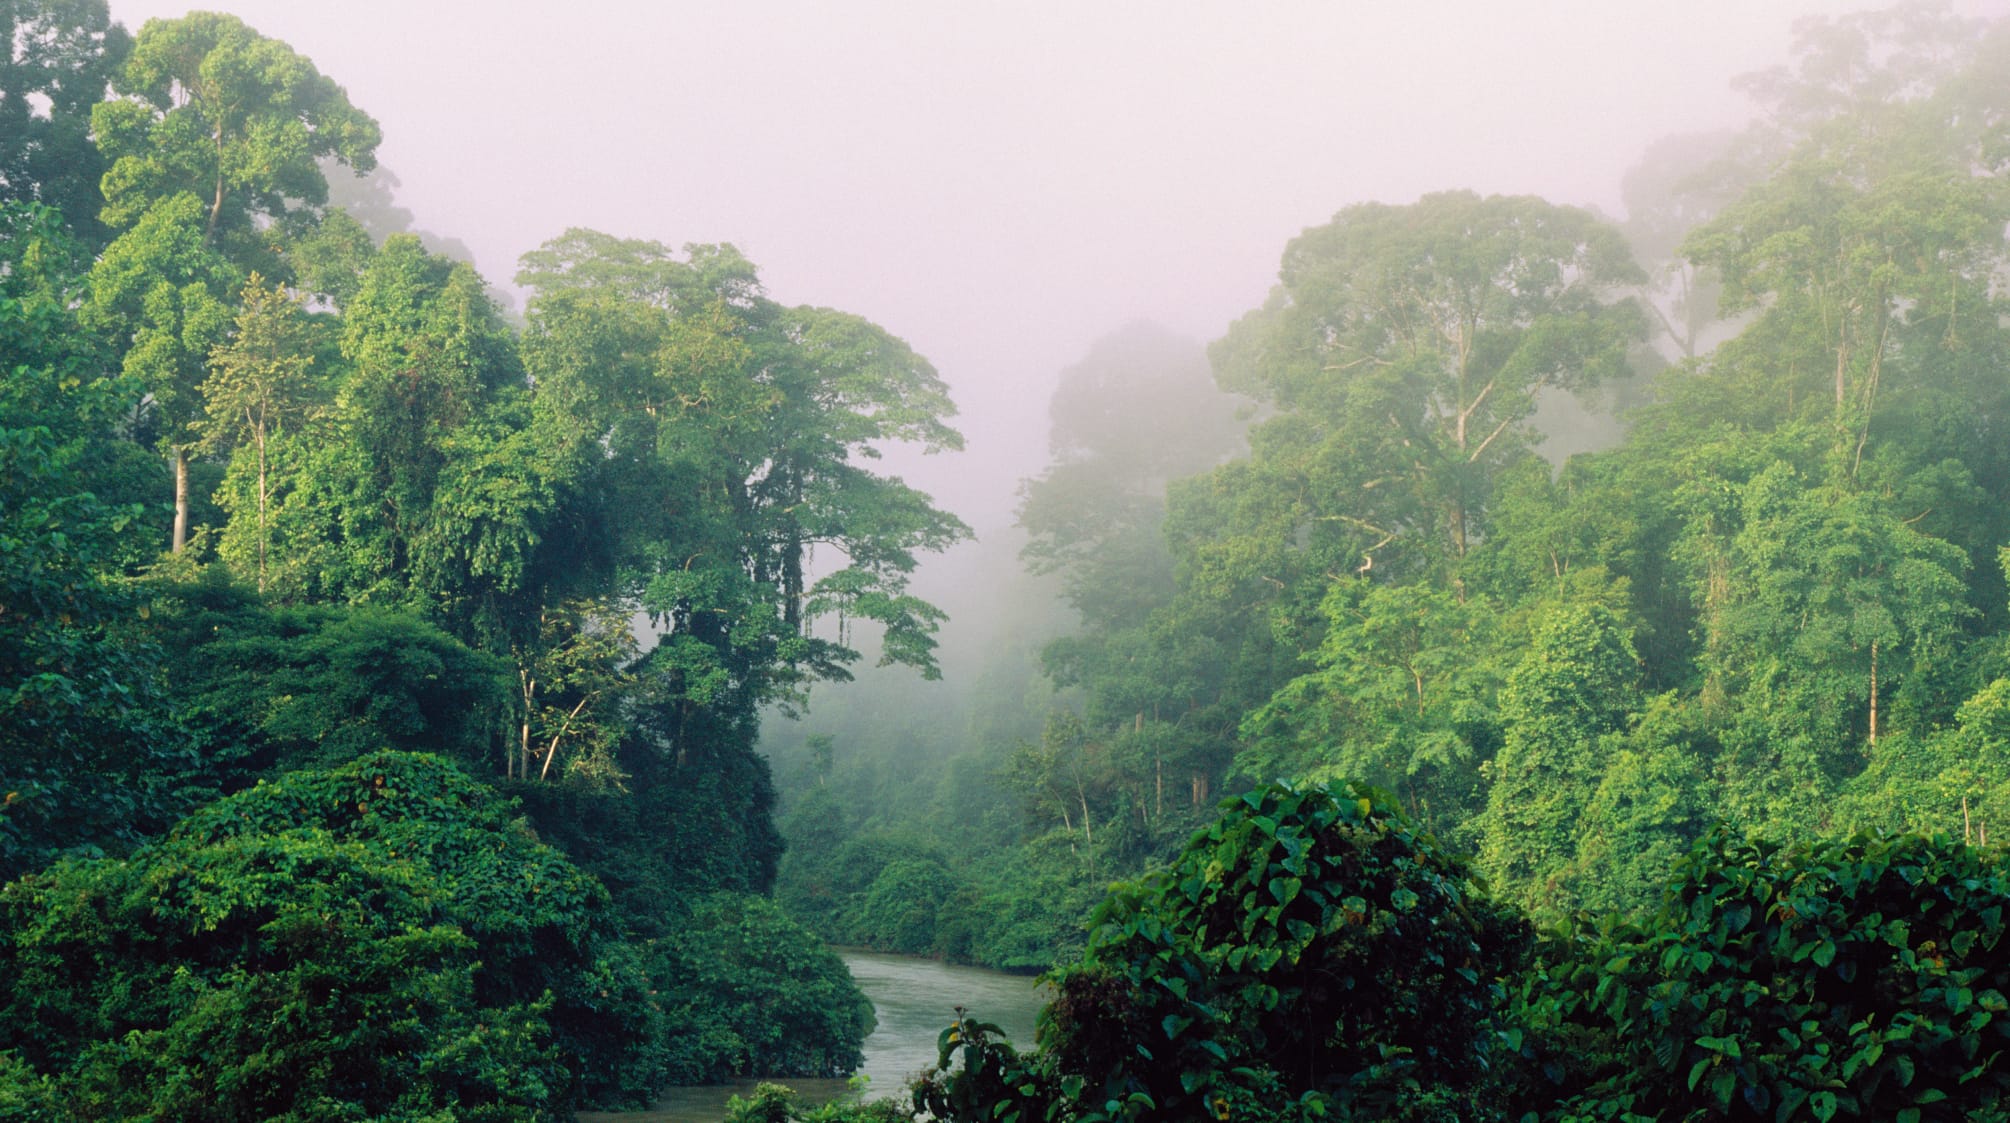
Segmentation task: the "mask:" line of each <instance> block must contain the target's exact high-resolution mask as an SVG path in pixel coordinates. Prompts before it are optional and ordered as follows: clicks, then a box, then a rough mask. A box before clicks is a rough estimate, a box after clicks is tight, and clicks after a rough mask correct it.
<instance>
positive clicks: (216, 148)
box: [91, 12, 379, 243]
mask: <svg viewBox="0 0 2010 1123" xmlns="http://www.w3.org/2000/svg"><path fill="white" fill-rule="evenodd" d="M114 84H115V87H116V89H117V91H118V92H119V93H120V94H121V95H122V96H121V97H120V98H118V99H116V100H113V101H107V102H104V103H103V104H101V105H99V106H98V107H97V108H96V109H95V110H94V111H93V113H92V119H91V127H92V132H93V133H94V134H95V135H96V137H97V141H98V147H99V148H100V149H102V150H103V151H104V153H105V154H106V156H108V157H109V158H110V159H111V161H112V165H111V169H110V170H109V171H108V172H106V173H105V180H104V193H105V202H106V206H105V221H106V222H108V223H110V224H111V225H112V226H114V227H116V228H124V227H127V226H131V225H132V224H133V223H135V222H136V221H138V220H139V219H140V217H141V216H142V215H143V214H144V213H146V212H147V211H148V210H149V209H151V208H152V207H153V206H154V205H155V203H156V202H157V201H159V200H163V199H169V198H173V197H176V196H179V195H189V196H193V197H194V198H196V199H198V200H200V201H201V204H202V206H203V219H202V228H203V241H204V242H205V243H216V242H219V241H222V242H225V243H236V242H239V241H241V240H249V239H250V238H251V237H252V236H253V235H254V234H255V232H256V231H255V225H254V220H255V219H256V218H257V217H260V216H263V217H268V218H272V217H278V216H279V215H280V214H281V213H282V212H283V210H284V209H285V204H286V200H288V199H295V200H300V201H303V202H306V203H308V204H312V205H319V204H320V203H322V202H324V201H326V199H327V197H328V184H327V181H326V180H325V179H324V178H323V177H322V173H321V168H320V165H319V164H318V163H317V160H318V159H319V158H321V157H324V156H333V157H335V158H337V159H339V160H341V161H342V162H343V163H345V164H348V165H349V166H350V167H352V168H355V169H357V170H358V171H368V170H369V169H370V168H371V167H372V166H374V164H375V162H376V148H377V142H378V139H379V133H378V129H377V123H376V122H375V121H373V120H371V119H370V117H369V115H367V114H365V113H363V112H361V111H360V110H357V109H356V108H355V107H354V106H351V105H350V104H349V98H348V95H346V94H345V93H343V92H342V88H341V87H340V86H338V85H336V84H335V83H334V82H333V81H331V80H330V79H328V78H326V77H324V76H322V74H321V73H320V72H319V71H318V70H316V69H315V68H314V64H313V63H311V62H309V61H308V60H307V59H305V58H303V57H301V56H300V55H298V54H296V53H295V52H294V51H293V49H292V48H291V47H289V46H287V45H286V44H284V43H282V42H280V41H278V40H276V39H267V38H265V37H264V36H262V35H260V34H258V33H257V32H256V31H253V30H252V29H251V28H249V27H247V26H245V24H244V22H243V21H241V20H239V19H238V18H237V17H235V16H230V15H224V14H222V13H217V12H194V13H191V14H189V15H187V16H184V17H182V18H181V19H176V20H160V19H156V20H149V21H147V23H146V26H144V27H142V28H140V33H139V35H138V37H137V38H136V39H135V40H134V42H133V49H132V54H131V56H130V57H129V58H128V59H127V60H126V65H125V69H124V71H123V72H122V73H121V74H120V75H119V77H118V78H117V80H116V81H115V83H114Z"/></svg>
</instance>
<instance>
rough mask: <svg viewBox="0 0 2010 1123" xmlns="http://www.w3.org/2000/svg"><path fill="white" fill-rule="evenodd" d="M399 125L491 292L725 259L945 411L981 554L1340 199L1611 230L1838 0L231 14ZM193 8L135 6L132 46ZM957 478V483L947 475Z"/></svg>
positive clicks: (419, 189) (432, 207) (412, 186)
mask: <svg viewBox="0 0 2010 1123" xmlns="http://www.w3.org/2000/svg"><path fill="white" fill-rule="evenodd" d="M211 6H214V7H217V8H221V9H223V10H227V11H230V12H233V13H235V14H237V15H239V16H241V17H242V18H244V19H245V20H246V21H247V22H249V23H250V24H251V25H252V26H254V27H256V28H257V29H259V30H260V31H261V32H263V33H264V34H266V35H270V36H274V37H277V38H280V39H283V40H286V41H287V42H288V43H290V44H292V45H293V46H294V47H295V48H296V49H297V50H299V51H300V52H301V53H303V54H305V55H307V56H308V57H310V58H312V59H313V60H314V61H315V63H316V64H317V65H318V66H319V67H320V69H321V70H322V72H323V73H325V74H328V75H329V76H331V77H333V78H334V79H335V80H336V81H338V82H340V83H342V84H343V86H344V87H345V88H346V89H347V90H348V92H349V94H350V97H351V99H352V100H353V101H354V102H355V103H356V104H357V105H358V106H360V107H362V108H363V109H365V110H367V111H368V112H370V113H371V114H373V115H374V116H376V117H377V118H378V120H379V121H380V122H381V123H382V124H383V127H384V142H383V145H382V147H381V148H380V150H379V158H380V160H381V161H382V163H383V164H384V165H385V166H386V167H388V168H389V169H391V170H392V171H393V172H394V173H395V174H396V175H397V176H398V178H399V179H400V180H401V181H402V187H401V189H400V193H399V200H398V201H399V203H400V204H401V205H403V206H404V207H407V208H409V209H410V210H412V211H413V212H414V214H415V215H416V217H417V222H418V224H419V225H420V226H422V227H424V228H426V229H428V230H432V231H437V232H438V233H440V234H442V235H446V236H449V237H453V238H458V239H460V240H462V241H463V242H465V243H466V244H467V245H468V246H469V247H471V248H472V250H473V251H474V254H475V257H476V262H477V265H478V266H479V267H480V269H481V270H482V271H483V273H484V274H485V275H486V276H488V277H489V279H490V280H491V281H494V282H497V283H499V284H503V285H505V286H506V285H507V284H508V282H509V279H510V277H511V275H512V274H513V273H514V272H515V263H516V259H517V257H518V256H519V255H520V254H522V253H524V252H525V251H527V250H530V249H533V248H535V247H536V246H537V245H539V244H540V243H541V242H543V241H544V240H546V239H547V238H550V237H552V236H554V235H556V234H558V233H559V232H561V231H562V230H564V229H565V228H567V227H569V226H590V227H594V228H597V229H601V230H604V231H607V232H609V233H613V234H617V235H621V236H625V237H640V238H650V239H655V240H659V241H663V242H666V243H669V244H672V245H676V244H682V243H685V242H714V241H725V242H732V243H734V244H735V245H737V246H739V247H740V248H741V249H742V250H743V251H744V252H746V253H747V254H748V255H749V256H750V257H751V258H752V259H753V261H754V262H755V263H757V264H758V265H759V266H760V267H761V268H762V271H763V275H764V277H765V279H766V282H767V284H768V287H769V290H770V292H771V293H772V294H773V295H774V296H775V297H776V298H777V299H780V300H782V301H784V302H787V303H808V304H821V305H828V306H832V307H837V308H842V309H845V310H848V311H853V312H858V313H861V314H863V315H866V316H868V317H870V318H872V319H873V320H875V321H877V322H879V323H881V324H883V325H885V326H886V327H888V328H889V329H890V330H892V331H894V332H895V333H896V334H898V335H900V336H902V337H903V338H905V339H907V340H908V341H909V342H910V343H912V344H913V345H914V346H915V347H916V348H917V349H918V350H920V351H921V353H922V354H924V355H927V356H928V357H929V358H930V359H931V360H933V362H934V363H935V364H936V366H937V368H938V369H939V370H940V371H941V373H942V374H943V376H944V377H945V378H946V379H947V380H948V381H949V383H950V384H951V386H952V387H953V388H954V390H955V394H956V399H957V402H958V403H959V405H960V408H961V410H962V416H961V417H960V419H959V423H960V426H961V428H962V429H963V431H964V433H965V435H966V436H967V437H968V439H969V450H968V452H967V453H966V454H965V455H964V456H961V457H953V458H940V457H938V458H932V460H931V461H927V462H920V463H913V464H907V463H903V464H902V465H901V470H902V471H903V472H904V473H905V474H906V475H907V477H908V478H909V480H910V482H914V483H916V484H918V485H919V486H921V487H923V488H924V489H925V490H927V491H929V492H931V493H932V494H934V495H935V496H936V498H937V499H938V501H939V502H941V503H942V504H943V505H945V506H947V507H948V508H950V509H952V510H954V511H956V512H957V513H958V514H959V515H961V516H962V517H963V518H964V519H965V520H966V521H968V522H970V523H971V524H972V525H973V526H975V527H977V528H978V529H979V531H980V533H983V532H987V531H992V530H995V529H996V528H998V527H1000V526H1001V525H1003V524H1006V523H1008V522H1009V521H1010V515H1009V511H1010V506H1011V497H1012V492H1013V484H1014V481H1015V480H1016V479H1017V478H1018V477H1020V476H1023V475H1026V474H1029V473H1031V472H1034V471H1037V470H1038V469H1039V466H1040V465H1041V463H1042V462H1043V461H1044V459H1045V432H1044V430H1045V421H1046V404H1047V397H1048V394H1049V392H1050V391H1051V389H1052V386H1053V382H1054V379H1055V377H1056V374H1057V372H1058V371H1059V370H1061V369H1062V368H1063V367H1065V366H1067V365H1068V364H1069V363H1071V362H1073V361H1075V360H1076V359H1078V358H1079V357H1080V356H1081V355H1082V354H1083V353H1084V352H1085V351H1086V350H1087V348H1088V347H1089V345H1090V344H1091V343H1092V342H1093V341H1094V340H1095V339H1096V338H1098V337H1099V336H1101V335H1102V334H1104V333H1105V332H1107V331H1110V330H1112V329H1114V328H1116V327H1118V326H1120V325H1122V324H1123V323H1125V322H1127V321H1131V320H1134V319H1140V318H1143V319H1151V320H1155V321H1157V322H1159V323H1161V324H1164V325H1165V326H1167V327H1169V328H1171V329H1172V330H1174V331H1176V332H1178V333H1180V334H1183V335H1186V336H1189V337H1191V338H1193V339H1196V340H1199V341H1202V342H1205V341H1207V340H1211V339H1213V338H1216V337H1217V336H1218V335H1219V334H1220V333H1221V331H1222V330H1223V328H1224V327H1225V326H1226V325H1227V323H1228V322H1229V321H1230V320H1231V319H1233V318H1234V317H1235V316H1237V315H1238V314H1240V313H1241V312H1243V311H1246V310H1247V309H1249V308H1251V307H1254V306H1255V305H1256V304H1257V303H1259V302H1260V301H1261V300H1262V298H1263V296H1264V293H1265V291H1266V290H1267V288H1268V286H1269V283H1270V279H1271V277H1272V275H1273V273H1274V271H1275V267H1276V262H1277V258H1278V254H1279V253H1280V251H1281V250H1282V248H1283V245H1284V243H1285V241H1286V240H1287V239H1288V238H1290V237H1291V236H1292V235H1293V234H1296V233H1297V232H1298V231H1299V230H1301V229H1303V228H1305V227H1306V226H1309V225H1313V224H1316V223H1320V222H1323V221H1325V220H1326V219H1327V218H1329V217H1330V216H1331V215H1332V214H1333V213H1334V212H1335V211H1337V210H1338V209H1340V208H1341V207H1343V206H1345V205H1347V204H1349V203H1354V202H1360V201H1364V200H1382V201H1388V202H1408V201H1410V200H1413V199H1414V198H1416V197H1417V196H1418V195H1420V194H1421V193H1423V192H1426V191H1432V190H1439V189H1445V188H1455V187H1464V188H1471V189H1474V190H1477V191H1481V192H1514V193H1523V192H1527V193H1535V194H1540V195H1543V196H1545V197H1548V198H1550V199H1552V200H1555V201H1559V202H1571V203H1581V204H1590V205H1594V206H1597V207H1599V208H1601V209H1603V210H1606V211H1607V212H1615V211H1617V209H1618V205H1619V204H1618V185H1619V182H1620V178H1621V175H1622V174H1623V173H1624V171H1625V169H1626V168H1627V167H1628V166H1629V164H1630V162H1631V161H1633V160H1634V159H1635V157H1636V156H1637V155H1638V154H1639V153H1640V151H1641V150H1642V149H1643V148H1644V147H1645V145H1646V144H1647V143H1649V142H1650V141H1652V140H1653V139H1654V138H1656V137H1659V136H1662V135H1664V134H1668V133H1672V132H1679V131H1686V130H1692V129H1700V128H1708V127H1713V126H1723V125H1727V124H1733V123H1736V122H1737V121H1739V120H1741V119H1742V118H1743V117H1744V116H1745V115H1746V113H1747V106H1746V104H1745V102H1744V101H1743V100H1742V98H1741V97H1740V96H1739V95H1738V94H1737V93H1736V92H1734V91H1733V90H1732V89H1731V88H1730V87H1729V85H1728V80H1729V79H1730V77H1731V76H1732V75H1735V74H1738V73H1740V72H1744V71H1748V70H1752V69H1755V68H1758V67H1761V66H1768V65H1774V64H1777V63H1778V62H1780V61H1782V60H1783V59H1784V58H1785V57H1786V55H1787V46H1788V43H1789V39H1790V31H1791V25H1792V23H1793V21H1794V19H1795V17H1796V16H1797V15H1799V14H1802V13H1805V12H1811V11H1825V10H1831V9H1833V8H1834V7H1835V6H1834V5H1833V4H1825V3H1820V2H1818V0H1793V2H1783V3H1770V4H1755V3H1751V2H1750V0H1700V2H1695V3H1689V4H1666V3H1646V2H1635V0H1627V2H1622V3H1610V2H1608V3H1592V2H1564V3H1551V2H1539V3H1530V2H1521V3H1500V2H1492V0H1490V2H1484V3H1482V2H1473V0H1462V2H1449V0H1425V2H1420V3H1405V4H1363V3H1322V2H1299V3H1272V4H1262V5H1226V4H1206V5H1203V4H1191V5H1166V4H1143V3H1106V4H1094V5H1080V4H1025V3H1019V4H987V5H963V4H941V3H884V2H869V3H847V4H834V5H818V4H809V3H794V4H787V3H748V4H734V5H714V4H702V5H701V4H688V3H687V4H677V3H672V4H662V3H654V2H651V3H643V2H626V3H617V2H611V0H589V2H586V3H577V4H570V5H564V6H553V5H550V4H530V3H523V2H519V0H503V2H492V3H485V4H479V5H477V4H468V3H446V2H441V0H433V2H430V3H428V2H424V0H421V2H419V3H412V2H409V0H406V2H400V3H392V2H387V0H351V2H350V3H346V4H342V5H337V6H328V5H319V4H303V3H300V2H299V0H223V2H220V3H215V4H213V5H211ZM185 10H186V5H185V4H182V3H177V2H171V0H113V3H112V13H113V15H114V17H115V18H118V19H119V20H121V21H122V22H124V23H125V24H126V25H127V26H128V27H130V28H132V29H133V30H135V31H137V30H138V28H139V27H140V25H141V24H143V23H144V22H145V21H146V20H147V19H148V18H150V17H155V16H175V15H180V14H181V13H182V12H184V11H185ZM950 461H953V462H950Z"/></svg>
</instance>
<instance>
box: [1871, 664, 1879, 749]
mask: <svg viewBox="0 0 2010 1123" xmlns="http://www.w3.org/2000/svg"><path fill="white" fill-rule="evenodd" d="M1870 747H1871V748H1873V749H1874V748H1876V747H1877V643H1876V641H1872V643H1871V645H1870Z"/></svg>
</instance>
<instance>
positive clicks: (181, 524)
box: [172, 445, 188, 554]
mask: <svg viewBox="0 0 2010 1123" xmlns="http://www.w3.org/2000/svg"><path fill="white" fill-rule="evenodd" d="M187 545H188V449H186V448H184V447H182V446H181V445H176V446H175V450H174V537H173V539H172V548H173V550H174V552H175V553H177V554H179V553H181V552H182V548H183V547H185V546H187Z"/></svg>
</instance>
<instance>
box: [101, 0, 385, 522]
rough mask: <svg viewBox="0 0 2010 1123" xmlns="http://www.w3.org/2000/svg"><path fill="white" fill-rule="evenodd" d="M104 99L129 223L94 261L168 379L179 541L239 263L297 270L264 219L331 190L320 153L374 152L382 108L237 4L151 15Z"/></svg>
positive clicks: (156, 368)
mask: <svg viewBox="0 0 2010 1123" xmlns="http://www.w3.org/2000/svg"><path fill="white" fill-rule="evenodd" d="M113 85H114V89H115V90H116V91H117V92H118V94H119V95H120V96H119V97H117V98H115V99H113V100H111V101H105V102H101V103H99V104H98V105H97V106H96V108H94V109H93V110H92V113H91V128H92V132H93V133H94V134H95V135H96V137H97V142H98V146H99V148H100V149H101V150H102V151H103V152H104V154H105V155H106V157H108V158H109V159H110V160H111V162H112V163H111V168H110V170H108V171H107V172H106V173H105V176H104V181H103V189H104V195H105V208H104V211H103V216H102V217H103V219H104V221H105V222H106V223H107V224H108V225H110V226H111V227H112V228H113V229H115V230H120V231H123V232H124V233H122V234H120V236H119V237H118V239H117V240H116V241H115V242H114V243H113V245H112V246H111V247H110V248H109V249H107V250H106V254H105V261H104V262H102V263H101V268H100V270H99V272H98V274H97V275H94V277H93V284H92V287H93V290H94V291H93V297H92V305H91V306H92V308H93V310H94V313H95V315H94V321H95V323H96V324H97V326H99V327H100V328H101V329H103V330H106V331H108V332H110V333H112V334H113V335H114V337H115V338H117V339H118V340H119V342H120V343H121V345H122V346H123V347H124V348H125V349H126V367H127V370H128V371H129V372H130V373H132V374H135V375H138V376H139V377H141V378H142V380H143V381H144V382H145V383H146V385H147V387H148V390H149V391H150V392H151V393H152V394H153V395H154V408H155V409H156V411H157V412H158V413H159V414H160V415H161V420H162V426H161V428H162V430H163V434H164V435H163V438H162V440H163V443H164V444H165V445H166V446H167V450H168V452H169V454H170V455H171V456H172V457H173V459H174V465H175V523H174V534H173V539H172V546H173V549H175V550H177V551H179V550H180V549H181V548H182V547H183V545H184V544H185V542H186V540H187V533H188V458H189V455H190V452H191V451H192V450H193V448H194V446H195V444H196V442H197V439H198V437H197V434H196V432H195V426H196V423H197V421H198V419H199V418H201V416H202V413H203V410H202V406H201V401H200V395H199V394H197V393H195V392H194V390H195V387H196V386H197V385H198V384H199V383H200V382H201V381H202V378H203V367H204V364H205V363H206V362H207V360H208V357H209V353H210V351H211V350H212V348H213V347H214V346H215V344H216V343H217V342H218V341H219V340H220V338H221V335H222V328H223V327H224V326H225V325H227V324H228V322H229V313H228V312H227V311H225V309H226V307H227V305H228V304H229V302H230V300H231V298H232V295H233V292H234V290H235V288H236V286H237V282H238V279H239V278H241V277H242V276H243V275H244V274H245V273H246V272H249V271H252V270H257V269H262V270H263V271H264V272H265V273H266V274H267V275H268V276H275V277H281V278H283V277H284V276H285V274H284V270H283V263H281V262H278V261H275V260H272V258H271V255H270V250H269V248H268V247H267V245H266V242H267V241H269V239H266V238H263V237H261V235H260V226H261V224H262V223H269V222H291V221H297V220H296V219H294V218H293V217H291V216H289V213H288V204H289V201H294V202H298V203H303V204H305V205H306V206H307V207H308V208H310V213H311V208H315V207H318V206H319V205H320V204H321V203H323V202H325V201H326V200H327V197H328V184H327V180H326V179H324V178H323V176H322V172H321V166H320V164H319V163H317V159H318V158H319V157H323V156H334V157H337V158H339V159H340V160H341V161H342V162H344V163H346V164H348V165H349V166H350V167H353V168H355V169H357V170H359V171H367V170H368V169H369V168H370V167H372V166H373V165H374V163H375V159H376V156H375V153H376V147H377V141H378V130H377V123H376V122H375V121H374V120H372V119H371V118H370V117H369V116H368V115H367V114H365V113H363V112H361V111H360V110H358V109H356V108H355V107H353V106H351V105H350V104H349V98H348V95H347V94H345V93H343V91H342V88H341V87H340V86H338V85H336V84H335V83H334V82H333V81H331V80H330V79H328V78H326V77H324V76H322V74H321V73H320V72H319V71H317V70H316V69H315V68H314V64H313V63H311V62H309V61H308V60H307V59H305V58H303V57H301V56H300V55H298V54H296V53H295V52H294V51H293V49H292V48H291V47H288V46H287V45H286V44H284V43H281V42H279V41H277V40H274V39H267V38H265V37H264V36H262V35H260V34H258V33H257V32H256V31H253V30H252V29H251V28H249V27H247V26H246V25H245V24H244V23H243V22H242V21H241V20H239V19H237V18H236V17H235V16H228V15H222V14H219V13H215V12H196V13H192V14H190V15H188V16H185V17H183V18H181V19H178V20H149V21H148V22H147V24H146V26H144V27H142V28H141V29H140V34H139V36H138V37H137V38H136V39H135V40H134V43H133V50H132V54H131V56H130V57H129V58H128V59H127V60H126V65H125V67H124V69H123V70H122V71H121V72H120V74H119V76H118V77H117V79H116V80H115V82H114V84H113Z"/></svg>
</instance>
